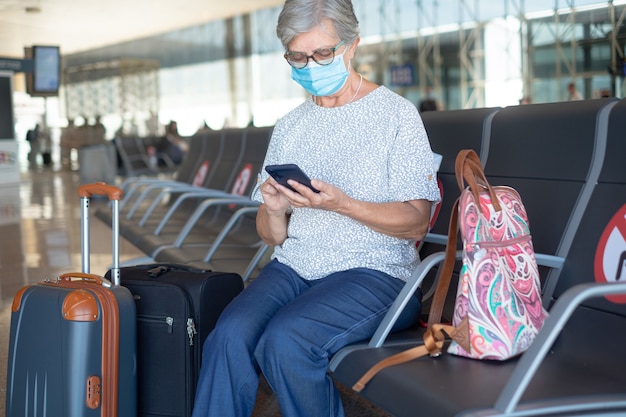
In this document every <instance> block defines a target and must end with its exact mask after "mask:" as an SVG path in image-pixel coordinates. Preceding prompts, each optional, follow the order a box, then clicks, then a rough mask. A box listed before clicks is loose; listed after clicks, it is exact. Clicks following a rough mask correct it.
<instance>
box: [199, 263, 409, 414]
mask: <svg viewBox="0 0 626 417" xmlns="http://www.w3.org/2000/svg"><path fill="white" fill-rule="evenodd" d="M403 284H404V282H403V281H401V280H399V279H396V278H393V277H391V276H389V275H387V274H385V273H382V272H379V271H374V270H371V269H366V268H358V269H351V270H348V271H342V272H337V273H334V274H331V275H329V276H328V277H326V278H323V279H320V280H314V281H307V280H305V279H303V278H301V277H300V276H299V275H298V274H297V273H296V272H295V271H293V270H292V269H291V268H289V267H287V266H285V265H283V264H281V263H280V262H278V261H276V260H274V261H272V262H270V263H269V264H268V265H267V266H265V268H263V270H262V271H261V273H260V274H259V276H258V278H256V279H255V280H254V281H252V282H251V283H250V285H249V286H248V287H247V288H246V289H245V290H244V291H243V292H242V293H241V294H240V295H239V296H237V297H236V298H235V299H234V300H233V301H232V302H231V303H230V304H229V305H228V307H227V308H226V309H225V310H224V312H223V313H222V315H221V316H220V318H219V320H218V322H217V325H216V327H215V329H214V330H213V332H211V334H210V335H209V336H208V337H207V340H206V342H205V344H204V350H203V362H202V369H201V371H200V379H199V382H198V389H197V392H196V401H195V406H194V411H193V417H209V416H210V417H229V416H241V417H244V416H249V415H250V414H251V413H252V410H253V408H254V403H255V400H256V394H257V388H258V383H259V371H261V372H263V375H264V376H265V378H266V379H267V381H268V383H269V384H270V386H271V387H272V389H273V391H274V392H275V393H276V396H277V399H278V403H279V405H280V408H281V411H282V415H283V416H284V417H306V416H312V417H322V416H333V417H341V416H344V412H343V407H342V404H341V398H340V396H339V393H338V391H337V389H336V388H335V385H334V383H333V381H332V378H331V377H330V376H329V375H328V374H327V373H326V371H327V367H328V362H329V359H330V358H331V357H332V355H333V354H334V353H335V352H337V351H338V350H339V349H341V348H342V347H344V346H346V345H348V344H351V343H355V342H358V341H362V340H364V339H367V338H369V337H371V336H372V335H373V334H374V331H375V330H376V327H377V326H378V325H379V323H380V322H381V320H382V318H383V317H384V315H385V313H386V312H387V310H388V309H389V307H390V305H391V303H392V302H393V301H394V299H395V298H396V296H397V294H398V292H399V291H400V289H401V288H402V286H403ZM420 310H421V303H420V301H419V299H418V298H417V297H414V298H413V301H411V302H410V303H409V305H408V306H407V308H406V309H405V310H404V313H403V315H402V317H401V318H400V320H399V322H398V324H397V326H396V327H400V326H404V327H407V326H409V325H411V324H412V323H413V322H414V321H415V319H416V317H417V315H418V314H419V311H420Z"/></svg>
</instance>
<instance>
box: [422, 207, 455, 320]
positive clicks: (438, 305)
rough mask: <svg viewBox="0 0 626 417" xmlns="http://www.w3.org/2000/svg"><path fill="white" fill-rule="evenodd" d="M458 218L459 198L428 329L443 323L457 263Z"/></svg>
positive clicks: (429, 315)
mask: <svg viewBox="0 0 626 417" xmlns="http://www.w3.org/2000/svg"><path fill="white" fill-rule="evenodd" d="M458 218H459V199H458V198H457V199H456V201H455V202H454V205H453V206H452V213H450V223H449V225H448V243H447V244H446V254H445V257H444V260H443V264H442V265H441V267H440V268H439V273H438V274H437V275H438V277H437V288H436V289H435V294H434V295H433V301H432V303H431V305H430V310H429V313H428V327H431V326H432V325H433V324H436V323H439V322H441V315H442V314H443V305H444V304H445V301H446V296H447V295H448V289H449V288H450V280H451V279H452V271H453V270H454V264H455V262H456V241H457V230H458Z"/></svg>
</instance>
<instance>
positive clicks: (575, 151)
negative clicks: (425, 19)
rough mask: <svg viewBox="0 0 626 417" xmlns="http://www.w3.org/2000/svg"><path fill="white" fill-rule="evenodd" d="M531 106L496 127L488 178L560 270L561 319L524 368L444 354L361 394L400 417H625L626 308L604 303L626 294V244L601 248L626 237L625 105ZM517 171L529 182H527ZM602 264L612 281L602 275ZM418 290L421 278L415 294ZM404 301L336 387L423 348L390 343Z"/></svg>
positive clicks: (348, 352) (550, 288) (350, 355)
mask: <svg viewBox="0 0 626 417" xmlns="http://www.w3.org/2000/svg"><path fill="white" fill-rule="evenodd" d="M522 107H523V108H522ZM522 107H519V108H506V109H503V110H501V111H500V112H499V113H498V114H497V115H496V117H495V118H494V121H493V122H494V123H493V126H492V140H491V144H490V150H489V155H490V157H489V159H488V161H487V164H486V167H485V171H486V172H487V168H489V173H488V177H489V181H490V182H491V183H492V184H494V185H498V184H507V183H508V184H511V185H513V186H514V187H515V188H518V190H519V191H520V192H521V195H522V198H523V200H524V203H525V205H526V208H527V210H528V213H529V216H531V217H530V226H531V232H532V233H533V242H534V243H536V244H535V250H536V251H538V252H539V251H544V253H543V254H538V256H537V259H538V262H539V263H541V264H543V265H548V266H550V267H551V269H550V272H553V271H555V272H554V273H553V274H550V273H548V274H547V275H545V280H544V282H543V284H544V300H543V301H544V306H546V307H550V306H552V307H551V308H550V317H549V319H548V320H547V321H546V323H545V325H544V328H543V329H542V331H541V332H540V335H539V337H538V338H537V339H536V341H535V343H534V344H533V345H532V346H531V347H530V349H529V350H528V351H527V352H526V353H524V354H523V355H521V356H520V357H518V358H514V359H511V360H508V361H504V362H491V361H477V360H473V359H467V358H461V357H456V356H453V355H449V354H444V355H442V356H441V357H439V358H437V359H432V358H429V357H424V358H420V359H417V360H414V361H411V362H407V363H405V364H402V365H397V366H393V367H390V368H387V369H385V370H383V371H382V372H381V373H380V374H378V375H377V376H376V377H374V379H373V380H372V381H370V383H369V384H368V385H367V386H366V387H365V389H364V390H363V391H362V392H361V395H362V396H364V397H365V398H366V399H368V400H370V401H371V402H373V403H374V404H377V405H378V406H380V407H382V408H384V409H386V410H388V411H389V412H391V413H392V414H393V415H395V416H413V415H416V414H419V415H428V416H476V417H478V416H514V415H515V416H521V415H533V416H535V415H537V416H539V415H558V416H565V415H568V416H569V415H613V416H614V415H621V414H623V413H625V412H626V388H625V387H626V374H625V373H624V372H623V369H626V357H624V355H623V353H622V349H621V346H623V343H624V342H625V341H626V340H624V339H625V338H626V336H624V335H623V332H619V331H618V330H616V329H619V328H621V327H623V326H624V325H625V324H626V321H625V319H626V307H625V304H623V301H624V300H625V299H626V297H624V296H622V297H621V302H622V303H621V304H618V303H615V302H613V301H611V300H607V299H606V298H605V297H604V295H606V294H626V282H619V279H620V277H615V275H614V272H615V271H616V270H617V269H618V267H619V265H618V261H620V259H618V258H619V251H620V250H621V251H623V252H624V249H625V248H626V245H624V243H623V242H624V238H623V237H622V238H621V240H619V239H617V240H616V241H613V242H612V245H613V247H612V248H611V250H606V249H602V248H605V247H606V246H607V244H606V235H607V233H609V232H611V231H612V230H614V229H613V228H614V227H615V225H614V223H616V222H620V221H621V224H622V226H625V225H624V215H626V204H625V203H626V199H625V197H624V195H626V170H624V168H623V161H622V160H621V159H622V157H621V155H624V154H626V142H624V141H623V139H622V136H623V132H624V130H625V129H626V101H624V100H622V101H621V102H619V103H617V104H616V102H615V101H613V100H589V101H582V102H577V104H572V103H554V104H545V105H530V106H522ZM526 107H529V108H526ZM551 117H552V118H556V120H554V119H552V118H551ZM506 125H508V126H509V129H506V128H505V127H506ZM559 126H560V128H559ZM533 131H536V132H534V134H533V135H529V134H530V133H532V132H533ZM539 131H541V132H539ZM535 135H536V136H537V137H535ZM522 139H523V140H524V141H523V142H520V141H521V140H522ZM507 142H509V143H508V144H507ZM530 156H532V158H531V159H528V158H529V157H530ZM503 159H504V160H503ZM529 161H531V163H530V164H529ZM518 171H520V172H522V173H523V176H519V177H517V176H516V175H515V174H516V173H517V172H518ZM598 202H601V204H598ZM618 227H619V226H618ZM607 230H608V232H607ZM622 230H624V229H622ZM615 246H617V247H615ZM615 249H617V250H615ZM546 251H548V252H546ZM549 251H551V252H549ZM611 253H612V255H610V254H611ZM594 255H595V256H594ZM436 256H437V254H432V255H430V256H429V257H428V258H426V259H425V260H424V262H423V263H422V264H421V265H420V267H418V269H417V270H416V274H414V277H416V276H422V277H423V275H425V270H426V269H428V268H430V267H431V266H432V264H433V262H431V261H432V260H433V259H434V258H435V257H436ZM429 258H430V259H429ZM613 258H615V259H613ZM599 259H600V260H599ZM602 259H604V263H605V264H606V265H609V266H610V268H609V270H610V271H611V273H609V274H606V273H605V274H602V273H601V270H600V269H599V268H598V264H599V263H602V261H601V260H602ZM607 259H608V260H607ZM613 261H615V262H613ZM621 262H623V260H622V261H621ZM605 268H606V267H605ZM599 271H600V273H599ZM598 275H600V276H598ZM622 276H626V274H623V275H622ZM419 280H420V278H416V279H412V280H411V282H410V283H409V284H407V288H408V287H410V286H411V285H416V282H417V281H419ZM597 281H603V282H604V283H602V284H598V282H597ZM607 281H612V282H611V283H606V282H607ZM409 292H410V291H408V290H407V291H405V290H403V293H409ZM403 297H406V294H401V296H400V297H399V299H398V300H396V303H394V306H393V307H392V311H390V313H389V314H388V315H387V316H386V318H385V320H383V323H382V324H381V327H380V328H379V331H377V334H376V335H375V336H374V338H373V339H372V340H371V341H370V343H369V346H363V345H361V346H348V347H346V348H344V349H343V350H342V351H340V352H338V353H337V354H336V355H335V356H334V357H333V358H332V360H331V364H330V371H331V373H332V375H333V377H334V378H336V379H337V380H338V381H341V382H342V383H344V384H346V385H348V386H352V384H353V383H354V382H356V380H357V379H358V378H360V376H361V375H362V374H363V373H364V372H365V371H367V369H369V368H370V367H371V366H372V365H373V364H374V363H376V362H378V361H379V360H381V359H383V358H385V357H388V356H390V355H392V354H395V353H398V352H399V351H401V350H405V349H407V348H410V347H412V346H415V345H416V344H418V343H420V340H421V339H420V336H419V335H418V334H417V333H416V334H415V335H414V337H413V340H404V341H398V340H396V341H395V342H394V343H385V337H386V334H387V333H388V331H389V330H388V329H389V328H390V327H391V325H392V324H393V320H394V319H393V317H394V316H397V314H398V312H397V311H395V310H396V309H398V308H400V309H401V307H400V306H401V305H402V303H403V302H402V300H401V298H403ZM598 335H603V336H604V337H605V339H608V338H610V342H609V341H608V340H607V342H605V343H599V342H600V341H601V340H603V339H600V338H599V337H598ZM609 345H610V346H609Z"/></svg>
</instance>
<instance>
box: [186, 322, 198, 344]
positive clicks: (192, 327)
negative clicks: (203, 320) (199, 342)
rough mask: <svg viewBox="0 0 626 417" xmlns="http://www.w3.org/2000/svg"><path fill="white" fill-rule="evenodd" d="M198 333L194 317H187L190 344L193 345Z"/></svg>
mask: <svg viewBox="0 0 626 417" xmlns="http://www.w3.org/2000/svg"><path fill="white" fill-rule="evenodd" d="M197 334H198V331H197V330H196V323H194V321H193V319H192V318H191V317H189V318H188V319H187V336H188V337H189V346H193V338H194V336H195V335H197Z"/></svg>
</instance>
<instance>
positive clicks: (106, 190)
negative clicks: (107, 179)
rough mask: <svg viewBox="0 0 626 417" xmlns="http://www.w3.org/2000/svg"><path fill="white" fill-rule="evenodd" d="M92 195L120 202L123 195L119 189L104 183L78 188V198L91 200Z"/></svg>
mask: <svg viewBox="0 0 626 417" xmlns="http://www.w3.org/2000/svg"><path fill="white" fill-rule="evenodd" d="M94 195H106V196H108V197H109V200H121V199H122V196H123V195H124V193H123V192H122V190H121V189H120V188H118V187H116V186H114V185H108V184H106V183H104V182H96V183H93V184H84V185H81V186H80V187H78V196H79V197H87V198H91V197H92V196H94Z"/></svg>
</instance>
